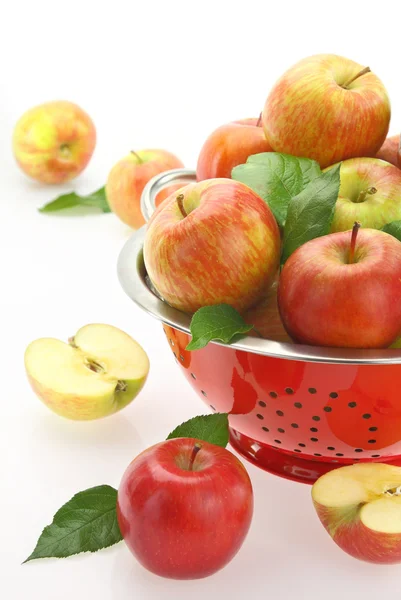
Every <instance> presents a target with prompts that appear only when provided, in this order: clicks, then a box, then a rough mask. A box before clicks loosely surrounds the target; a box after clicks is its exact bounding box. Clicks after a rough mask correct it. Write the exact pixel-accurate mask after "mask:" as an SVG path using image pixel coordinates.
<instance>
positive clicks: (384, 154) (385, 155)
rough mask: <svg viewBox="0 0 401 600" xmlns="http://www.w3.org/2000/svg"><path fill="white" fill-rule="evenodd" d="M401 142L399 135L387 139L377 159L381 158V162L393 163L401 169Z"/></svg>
mask: <svg viewBox="0 0 401 600" xmlns="http://www.w3.org/2000/svg"><path fill="white" fill-rule="evenodd" d="M400 141H401V140H400V135H399V134H398V135H393V136H392V137H388V138H386V140H385V142H384V144H383V146H382V147H381V148H380V150H379V152H378V153H377V154H376V158H380V159H381V160H385V161H386V162H389V163H391V164H392V165H394V166H395V167H399V168H401V154H400Z"/></svg>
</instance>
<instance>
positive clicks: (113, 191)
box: [106, 150, 184, 229]
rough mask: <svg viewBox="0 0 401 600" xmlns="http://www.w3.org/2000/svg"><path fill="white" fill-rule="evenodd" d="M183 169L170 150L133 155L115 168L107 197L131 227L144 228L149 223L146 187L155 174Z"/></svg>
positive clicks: (109, 182)
mask: <svg viewBox="0 0 401 600" xmlns="http://www.w3.org/2000/svg"><path fill="white" fill-rule="evenodd" d="M183 166H184V165H183V164H182V162H181V161H180V159H179V158H177V157H176V156H175V155H174V154H171V153H170V152H167V151H166V150H138V152H130V154H128V156H126V157H125V158H123V159H122V160H120V161H118V162H117V164H115V165H114V167H113V168H112V169H111V171H110V173H109V176H108V179H107V183H106V196H107V201H108V203H109V205H110V208H111V210H112V211H113V212H114V213H115V214H116V215H117V216H118V217H119V218H120V219H121V221H123V223H125V224H126V225H128V226H129V227H132V228H133V229H138V228H139V227H142V225H144V223H145V220H144V218H143V215H142V212H141V195H142V191H143V188H144V187H145V185H146V184H147V183H148V181H149V180H150V179H152V177H154V176H155V175H158V174H159V173H163V172H164V171H169V170H170V169H178V168H180V167H183ZM182 185H184V184H182ZM161 198H162V199H163V195H162V196H161ZM160 201H161V200H159V202H160Z"/></svg>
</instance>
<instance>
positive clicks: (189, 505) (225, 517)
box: [117, 438, 253, 579]
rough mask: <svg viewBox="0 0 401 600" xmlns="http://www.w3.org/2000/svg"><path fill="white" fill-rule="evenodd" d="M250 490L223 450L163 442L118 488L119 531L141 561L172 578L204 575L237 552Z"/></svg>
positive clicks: (246, 519)
mask: <svg viewBox="0 0 401 600" xmlns="http://www.w3.org/2000/svg"><path fill="white" fill-rule="evenodd" d="M252 515H253V491H252V485H251V481H250V479H249V476H248V474H247V471H246V470H245V467H244V466H243V465H242V463H241V462H240V461H239V460H238V459H237V458H236V457H235V456H234V455H233V454H232V453H231V452H229V451H228V450H226V449H225V448H221V447H219V446H215V445H213V444H209V443H207V442H203V441H199V440H194V439H190V438H177V439H171V440H168V441H165V442H161V443H159V444H156V445H155V446H152V447H151V448H148V449H147V450H145V451H144V452H142V453H141V454H140V455H139V456H138V457H137V458H136V459H135V460H134V461H133V462H132V463H131V464H130V465H129V467H128V468H127V470H126V471H125V473H124V476H123V478H122V481H121V483H120V486H119V489H118V498H117V517H118V523H119V527H120V530H121V533H122V535H123V537H124V540H125V542H126V543H127V545H128V547H129V549H130V550H131V552H132V553H133V554H134V556H135V557H136V558H137V559H138V560H139V562H140V563H141V564H142V565H143V566H144V567H146V568H147V569H149V570H150V571H152V572H153V573H156V574H157V575H160V576H163V577H168V578H173V579H195V578H201V577H207V576H208V575H211V574H212V573H215V572H216V571H218V570H220V569H222V568H223V567H224V566H225V565H226V564H227V563H228V562H229V561H230V560H231V559H232V558H233V557H234V556H235V555H236V554H237V552H238V550H239V549H240V547H241V545H242V543H243V541H244V539H245V537H246V535H247V533H248V530H249V527H250V524H251V520H252Z"/></svg>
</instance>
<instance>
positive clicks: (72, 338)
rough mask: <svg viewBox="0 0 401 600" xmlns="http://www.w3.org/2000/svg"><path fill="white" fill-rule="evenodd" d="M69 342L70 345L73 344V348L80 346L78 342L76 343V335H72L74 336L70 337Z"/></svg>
mask: <svg viewBox="0 0 401 600" xmlns="http://www.w3.org/2000/svg"><path fill="white" fill-rule="evenodd" d="M68 343H69V345H70V346H72V347H73V348H78V346H77V345H76V343H75V337H74V336H72V337H70V338H68Z"/></svg>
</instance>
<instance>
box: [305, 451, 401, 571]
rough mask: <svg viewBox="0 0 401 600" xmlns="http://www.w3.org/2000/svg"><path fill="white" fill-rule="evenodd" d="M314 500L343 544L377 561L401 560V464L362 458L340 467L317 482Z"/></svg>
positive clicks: (359, 555)
mask: <svg viewBox="0 0 401 600" xmlns="http://www.w3.org/2000/svg"><path fill="white" fill-rule="evenodd" d="M312 500H313V505H314V507H315V509H316V512H317V514H318V517H319V519H320V521H321V523H322V524H323V526H324V527H325V529H326V530H327V532H328V533H329V535H330V536H331V537H332V539H333V540H334V542H335V543H336V544H337V545H338V546H339V547H340V548H342V550H344V551H345V552H347V553H348V554H350V555H351V556H353V557H355V558H358V559H360V560H365V561H368V562H372V563H398V562H401V467H395V466H392V465H386V464H380V463H359V464H355V465H349V466H346V467H340V468H338V469H334V470H333V471H329V472H328V473H326V474H325V475H322V476H321V477H320V478H319V479H318V480H317V481H316V482H315V483H314V484H313V487H312Z"/></svg>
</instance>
